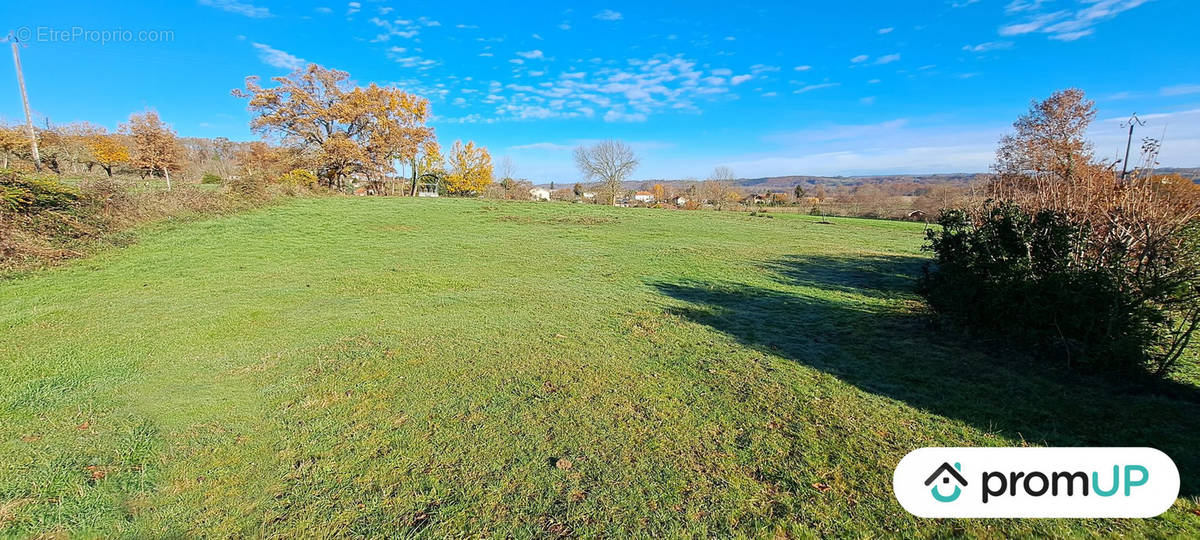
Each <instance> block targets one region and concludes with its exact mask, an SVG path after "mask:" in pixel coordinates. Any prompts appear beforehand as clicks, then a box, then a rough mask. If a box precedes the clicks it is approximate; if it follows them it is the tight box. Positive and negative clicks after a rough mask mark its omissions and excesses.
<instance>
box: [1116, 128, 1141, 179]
mask: <svg viewBox="0 0 1200 540" xmlns="http://www.w3.org/2000/svg"><path fill="white" fill-rule="evenodd" d="M1125 124H1128V125H1129V138H1127V139H1125V159H1124V161H1122V162H1121V180H1124V179H1125V175H1126V174H1128V173H1129V147H1130V145H1132V144H1133V126H1144V125H1146V123H1145V122H1143V121H1142V119H1141V118H1138V116H1137V113H1133V116H1130V117H1129V120H1128V121H1127V122H1125V123H1123V124H1121V127H1125Z"/></svg>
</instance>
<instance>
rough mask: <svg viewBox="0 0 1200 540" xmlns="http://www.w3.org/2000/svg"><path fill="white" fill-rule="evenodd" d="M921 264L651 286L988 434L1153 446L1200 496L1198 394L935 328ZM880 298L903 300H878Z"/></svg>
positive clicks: (796, 270)
mask: <svg viewBox="0 0 1200 540" xmlns="http://www.w3.org/2000/svg"><path fill="white" fill-rule="evenodd" d="M923 264H924V259H921V258H917V257H907V256H870V257H865V258H863V257H849V258H839V257H789V258H786V259H782V260H779V261H775V262H773V263H771V264H769V265H768V266H769V268H770V269H771V270H772V271H773V272H774V273H775V274H776V275H777V277H778V280H779V282H778V283H777V284H774V285H777V286H771V287H760V286H752V285H746V284H741V283H698V282H683V283H665V282H659V283H653V284H652V285H653V286H654V287H656V288H657V289H658V291H660V292H661V293H662V294H664V295H666V296H668V297H671V298H674V299H677V300H681V301H684V302H687V303H688V304H690V305H689V306H686V307H681V308H673V309H672V311H674V312H675V313H677V314H679V315H681V316H683V317H685V318H687V319H690V320H692V321H694V322H697V323H701V324H705V325H708V326H710V327H712V328H714V329H716V330H719V331H721V332H723V333H725V334H728V335H730V336H732V337H734V338H736V339H737V340H739V341H740V342H741V343H743V344H745V345H748V346H751V347H755V348H760V349H762V350H764V351H765V352H769V353H772V354H775V355H778V356H781V357H784V358H787V359H790V360H793V361H796V362H800V363H803V364H805V365H808V366H811V367H814V368H816V369H820V370H822V371H825V372H827V373H830V374H832V375H835V376H837V377H838V378H840V379H842V380H843V381H845V382H848V383H850V384H853V385H855V386H856V387H858V388H860V389H862V390H864V391H867V392H871V393H873V394H877V395H881V396H886V397H889V398H892V399H896V400H900V401H903V402H905V403H907V404H909V405H911V406H913V407H916V408H919V409H922V410H926V411H929V412H931V413H934V414H937V415H939V416H943V417H946V418H951V419H956V420H960V421H963V422H966V423H968V424H970V425H972V426H974V427H976V428H978V429H980V430H983V431H988V432H999V433H1001V434H1003V435H1005V436H1007V437H1010V438H1013V439H1023V440H1026V441H1029V442H1032V443H1037V444H1043V445H1047V446H1150V447H1154V448H1158V449H1160V450H1162V451H1164V452H1166V453H1167V454H1168V455H1170V456H1171V457H1172V458H1173V459H1174V460H1175V463H1176V465H1177V466H1178V467H1179V471H1180V476H1181V481H1182V483H1181V487H1180V495H1181V496H1194V495H1200V484H1198V482H1197V480H1200V389H1197V388H1196V387H1194V386H1188V385H1184V384H1179V383H1171V382H1166V381H1163V382H1158V383H1155V384H1152V385H1148V386H1147V385H1134V384H1129V383H1122V382H1121V381H1115V380H1112V379H1109V378H1102V377H1096V376H1089V375H1085V374H1080V373H1076V372H1072V371H1068V370H1066V369H1060V368H1057V367H1055V366H1049V365H1047V364H1046V363H1045V362H1038V361H1035V360H1033V359H1031V358H1029V357H1028V356H1026V355H1023V354H1020V353H1017V352H1010V351H1005V350H1003V349H998V348H996V347H993V346H992V344H986V343H981V342H979V341H976V340H972V339H971V338H970V337H968V336H966V335H964V334H963V333H962V332H961V331H959V330H955V329H947V328H939V327H938V325H936V324H935V323H934V322H933V321H932V320H931V319H930V318H929V317H925V316H923V315H921V314H920V310H914V309H912V308H913V305H912V302H915V301H918V297H917V296H916V295H915V293H914V292H913V288H914V286H915V282H916V277H917V276H918V275H919V274H920V268H921V266H922V265H923ZM806 288H807V290H806ZM814 289H815V290H814ZM828 291H834V292H835V293H838V294H829V293H828ZM854 295H857V298H855V296H854ZM884 298H887V299H895V300H897V301H891V302H883V301H878V300H872V299H884Z"/></svg>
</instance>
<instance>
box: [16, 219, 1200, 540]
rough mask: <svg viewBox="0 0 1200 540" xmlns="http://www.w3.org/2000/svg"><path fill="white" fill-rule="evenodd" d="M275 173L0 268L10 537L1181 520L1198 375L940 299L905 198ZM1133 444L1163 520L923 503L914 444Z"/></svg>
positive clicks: (902, 528) (1192, 463)
mask: <svg viewBox="0 0 1200 540" xmlns="http://www.w3.org/2000/svg"><path fill="white" fill-rule="evenodd" d="M818 221H819V218H813V217H809V216H802V215H786V216H785V215H779V216H776V217H774V218H763V217H754V216H749V215H747V214H741V213H725V212H719V213H718V212H671V211H662V210H651V209H614V208H606V207H602V206H592V205H563V204H535V203H503V202H489V201H477V200H448V199H439V200H428V199H384V198H320V199H296V200H291V201H288V202H286V203H284V204H280V205H277V206H273V207H270V208H265V209H260V210H255V211H250V212H244V213H239V214H235V215H228V216H223V217H218V218H214V219H208V220H203V221H195V222H191V223H187V224H179V223H159V224H157V225H153V226H149V227H144V228H142V229H139V230H138V231H137V234H136V236H137V238H136V240H137V241H136V242H135V243H132V244H131V245H128V246H125V247H121V248H118V249H109V250H104V251H102V252H101V253H99V254H97V255H96V256H94V257H91V258H88V259H83V260H76V261H72V262H69V263H67V264H65V265H64V266H63V267H61V268H56V269H53V270H49V271H43V272H38V273H35V274H32V275H27V276H24V277H20V278H18V279H13V280H8V281H4V282H0V534H3V533H6V534H12V535H17V536H22V535H28V534H37V533H50V532H60V531H66V532H72V533H77V534H82V535H99V536H167V535H181V534H188V535H211V536H226V535H245V536H257V535H264V536H288V537H291V536H318V535H330V536H351V535H369V534H379V535H395V534H415V533H421V534H425V535H428V536H432V537H441V536H444V535H447V534H452V533H460V532H466V533H470V534H486V535H494V536H506V535H512V536H518V537H520V536H531V535H534V536H552V535H579V536H614V535H619V534H622V533H626V534H628V533H631V532H636V533H641V534H647V535H695V536H724V535H729V534H744V535H750V536H767V535H773V534H778V533H784V534H789V535H794V536H830V535H843V536H844V535H851V536H877V535H893V534H899V535H903V536H927V537H945V536H950V535H967V536H994V537H1001V536H1010V535H1091V534H1100V535H1107V534H1125V535H1131V536H1141V535H1156V536H1173V535H1174V536H1189V535H1196V534H1197V533H1198V532H1200V516H1198V515H1196V514H1195V512H1196V511H1197V510H1198V509H1200V500H1198V499H1197V496H1198V495H1200V481H1198V480H1200V477H1198V476H1197V474H1198V473H1200V450H1198V448H1200V397H1198V396H1197V393H1198V391H1197V388H1196V386H1194V385H1192V384H1188V383H1186V382H1177V383H1172V384H1169V385H1168V384H1164V385H1163V386H1162V387H1161V388H1157V389H1154V390H1152V391H1136V392H1135V391H1132V390H1129V389H1127V388H1124V387H1121V386H1117V385H1116V383H1112V382H1104V381H1097V380H1092V379H1088V378H1085V377H1083V376H1081V375H1077V374H1071V373H1066V372H1060V371H1054V370H1052V369H1049V368H1046V367H1044V366H1042V365H1040V364H1037V363H1033V362H1029V361H1025V360H1023V359H1022V358H1021V357H1020V356H1019V355H1016V354H1010V353H1006V352H1004V350H1003V349H1000V348H997V347H994V346H990V345H987V344H978V343H973V342H971V340H969V339H967V338H965V337H962V336H961V335H959V334H958V333H957V332H954V331H952V330H948V329H945V328H937V327H934V326H931V324H930V323H929V322H928V319H927V318H926V317H924V316H923V315H922V312H923V307H922V304H921V303H920V302H919V300H918V299H917V297H916V296H915V295H914V294H913V292H912V285H913V281H914V278H915V276H916V275H918V274H919V272H920V267H921V265H922V264H923V262H924V258H923V256H922V255H921V254H920V252H919V246H920V244H921V241H922V234H921V233H922V225H919V224H912V223H901V222H887V221H872V220H854V219H841V218H837V219H832V220H830V221H832V223H830V224H823V223H818ZM1021 444H1035V445H1051V446H1071V445H1090V446H1143V445H1145V446H1154V447H1157V448H1159V449H1161V450H1163V451H1165V452H1167V453H1168V454H1169V455H1170V456H1171V457H1172V458H1173V459H1174V460H1175V462H1176V463H1177V464H1178V466H1179V469H1180V473H1181V476H1182V479H1183V486H1182V493H1181V497H1182V498H1181V499H1180V500H1179V501H1178V502H1177V504H1176V505H1175V507H1174V508H1173V509H1172V510H1171V511H1170V512H1168V513H1167V514H1165V515H1164V516H1162V517H1159V518H1156V519H1152V520H1029V521H1016V520H992V521H979V520H920V519H917V518H914V517H912V516H910V515H908V514H907V513H906V512H904V510H903V509H901V508H900V507H899V505H898V504H897V503H896V502H895V500H894V497H893V496H892V493H891V475H892V469H893V467H894V466H895V464H896V463H897V462H898V461H899V459H900V458H901V457H902V456H903V455H904V454H906V453H907V452H908V451H910V450H912V449H914V448H917V447H922V446H933V445H937V446H961V445H1021Z"/></svg>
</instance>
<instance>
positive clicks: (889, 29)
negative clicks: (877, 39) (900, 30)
mask: <svg viewBox="0 0 1200 540" xmlns="http://www.w3.org/2000/svg"><path fill="white" fill-rule="evenodd" d="M892 30H895V28H892V27H890V26H889V27H887V28H880V29H879V30H877V32H878V33H879V35H881V36H882V35H884V34H890V33H892Z"/></svg>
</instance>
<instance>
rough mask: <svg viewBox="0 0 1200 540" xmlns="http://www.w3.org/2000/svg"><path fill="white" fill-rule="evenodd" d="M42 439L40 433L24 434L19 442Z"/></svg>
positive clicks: (33, 441) (31, 441) (32, 441)
mask: <svg viewBox="0 0 1200 540" xmlns="http://www.w3.org/2000/svg"><path fill="white" fill-rule="evenodd" d="M40 440H42V437H41V435H25V436H23V437H21V442H26V443H35V442H38V441H40Z"/></svg>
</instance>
